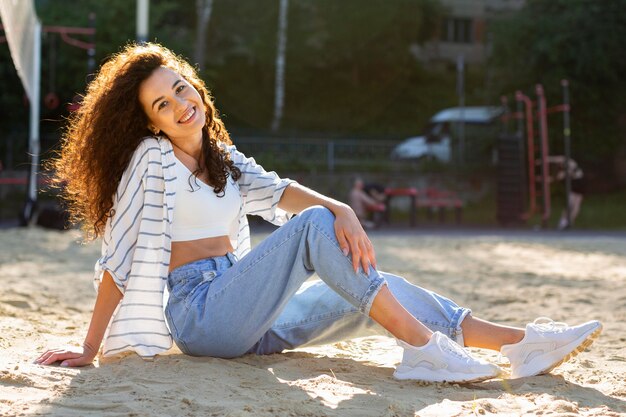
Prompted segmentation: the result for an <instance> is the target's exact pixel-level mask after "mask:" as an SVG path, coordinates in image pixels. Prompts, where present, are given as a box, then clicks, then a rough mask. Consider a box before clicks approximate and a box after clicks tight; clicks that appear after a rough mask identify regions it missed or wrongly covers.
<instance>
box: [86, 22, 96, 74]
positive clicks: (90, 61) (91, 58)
mask: <svg viewBox="0 0 626 417" xmlns="http://www.w3.org/2000/svg"><path fill="white" fill-rule="evenodd" d="M89 27H90V28H91V29H94V33H93V34H92V35H91V44H92V45H93V46H92V47H91V48H89V49H87V81H91V78H92V74H93V72H94V71H95V70H96V31H95V29H96V14H95V13H94V12H91V13H89Z"/></svg>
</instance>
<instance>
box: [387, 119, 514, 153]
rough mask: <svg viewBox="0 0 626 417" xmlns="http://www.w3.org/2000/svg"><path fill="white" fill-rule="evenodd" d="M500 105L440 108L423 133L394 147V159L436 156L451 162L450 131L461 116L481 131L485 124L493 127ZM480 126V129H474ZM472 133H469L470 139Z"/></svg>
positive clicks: (453, 129) (473, 129)
mask: <svg viewBox="0 0 626 417" xmlns="http://www.w3.org/2000/svg"><path fill="white" fill-rule="evenodd" d="M502 111H503V109H502V108H501V107H464V108H463V109H461V108H460V107H452V108H449V109H445V110H442V111H440V112H439V113H437V114H435V115H434V116H433V117H431V119H430V122H429V124H428V126H427V127H426V129H424V134H423V135H422V136H415V137H411V138H408V139H406V140H404V141H403V142H401V143H400V144H398V145H397V146H396V147H395V148H393V150H392V151H391V158H392V159H394V160H420V159H435V160H437V161H439V162H443V163H448V162H450V160H451V158H452V141H451V132H453V131H455V130H456V128H457V125H458V123H459V122H460V121H461V118H463V120H464V121H465V125H466V126H467V127H468V129H466V130H472V131H473V132H472V135H474V134H476V133H475V132H476V130H479V131H480V128H481V127H482V126H484V127H489V128H490V129H491V128H493V126H494V124H495V122H496V121H497V119H498V117H499V116H500V115H502ZM475 128H478V129H475ZM472 135H466V138H468V139H470V140H471V137H470V136H472Z"/></svg>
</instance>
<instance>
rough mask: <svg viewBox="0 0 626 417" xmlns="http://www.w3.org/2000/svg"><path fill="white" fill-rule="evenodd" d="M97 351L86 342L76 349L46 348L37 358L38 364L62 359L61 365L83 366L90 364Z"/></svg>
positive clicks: (47, 363) (51, 362) (46, 363)
mask: <svg viewBox="0 0 626 417" xmlns="http://www.w3.org/2000/svg"><path fill="white" fill-rule="evenodd" d="M97 353H98V351H97V350H96V349H93V348H92V347H91V346H89V345H88V344H85V345H83V347H82V349H81V348H76V349H52V350H48V351H47V352H45V353H44V354H42V355H41V356H39V357H38V358H37V359H35V363H38V364H39V365H50V364H53V363H54V362H57V361H62V362H61V366H85V365H91V364H92V362H93V360H94V358H95V357H96V355H97Z"/></svg>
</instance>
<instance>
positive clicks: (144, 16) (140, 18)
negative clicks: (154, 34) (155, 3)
mask: <svg viewBox="0 0 626 417" xmlns="http://www.w3.org/2000/svg"><path fill="white" fill-rule="evenodd" d="M149 5H150V0H137V42H139V43H143V42H147V41H148V16H149V12H148V10H149Z"/></svg>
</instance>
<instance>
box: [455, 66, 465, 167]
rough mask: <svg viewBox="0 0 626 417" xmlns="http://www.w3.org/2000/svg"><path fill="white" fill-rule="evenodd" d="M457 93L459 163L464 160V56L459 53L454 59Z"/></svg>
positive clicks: (462, 162) (461, 163)
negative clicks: (455, 59)
mask: <svg viewBox="0 0 626 417" xmlns="http://www.w3.org/2000/svg"><path fill="white" fill-rule="evenodd" d="M456 71H457V81H456V86H457V94H458V95H459V110H460V111H459V158H458V160H459V163H460V165H463V164H464V162H465V57H464V56H463V55H459V56H458V57H457V61H456Z"/></svg>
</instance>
